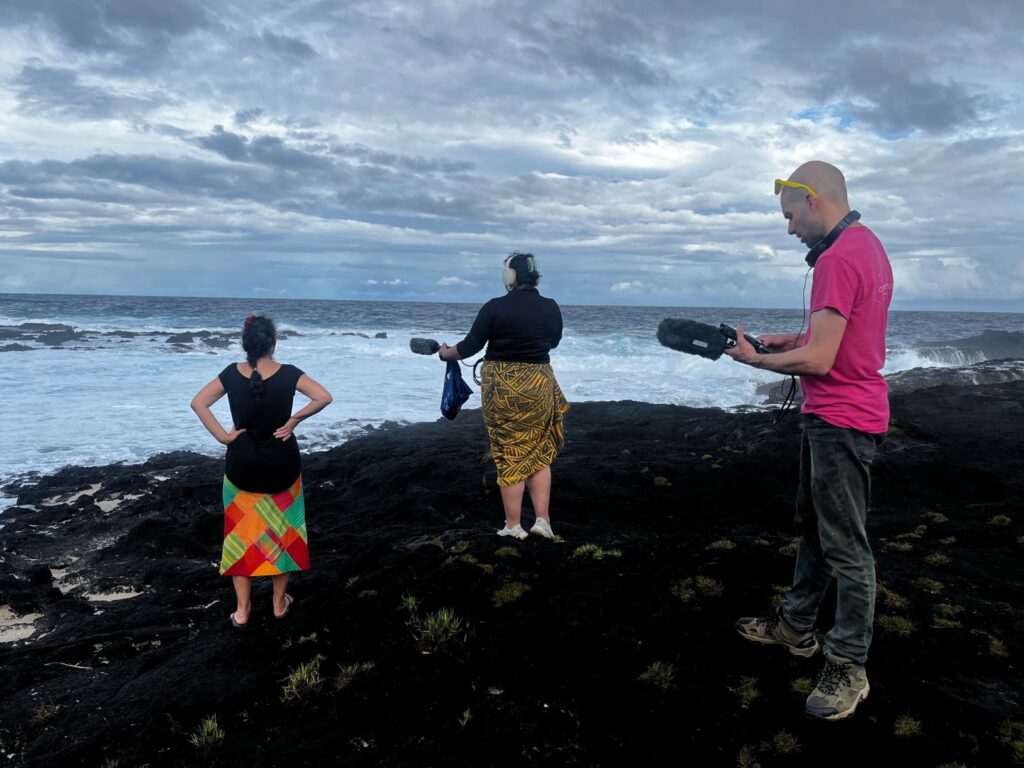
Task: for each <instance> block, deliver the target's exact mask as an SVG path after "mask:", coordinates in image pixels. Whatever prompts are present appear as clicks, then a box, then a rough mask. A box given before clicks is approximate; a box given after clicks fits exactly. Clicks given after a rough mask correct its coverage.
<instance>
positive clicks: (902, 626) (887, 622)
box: [876, 616, 914, 637]
mask: <svg viewBox="0 0 1024 768" xmlns="http://www.w3.org/2000/svg"><path fill="white" fill-rule="evenodd" d="M876 623H877V624H878V626H880V627H881V628H882V629H884V630H885V631H886V632H892V633H893V634H894V635H899V636H900V637H910V635H911V633H912V632H913V631H914V623H913V622H912V621H911V620H910V619H905V618H903V617H902V616H879V617H878V618H877V619H876Z"/></svg>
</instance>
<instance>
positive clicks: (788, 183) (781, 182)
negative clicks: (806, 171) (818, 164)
mask: <svg viewBox="0 0 1024 768" xmlns="http://www.w3.org/2000/svg"><path fill="white" fill-rule="evenodd" d="M783 187H793V188H794V189H806V190H807V191H808V192H810V193H811V197H817V196H818V193H817V192H815V191H814V190H813V189H811V188H810V187H808V186H807V185H806V184H801V183H800V182H799V181H786V180H785V179H776V180H775V194H776V195H777V194H779V193H780V192H781V191H782V188H783Z"/></svg>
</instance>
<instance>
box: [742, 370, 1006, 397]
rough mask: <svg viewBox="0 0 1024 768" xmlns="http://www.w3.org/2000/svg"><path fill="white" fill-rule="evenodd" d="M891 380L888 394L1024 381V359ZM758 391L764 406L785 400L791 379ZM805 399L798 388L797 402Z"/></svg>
mask: <svg viewBox="0 0 1024 768" xmlns="http://www.w3.org/2000/svg"><path fill="white" fill-rule="evenodd" d="M885 380H886V381H887V382H888V383H889V393H890V394H893V393H896V392H913V391H914V390H917V389H925V388H927V387H939V386H943V385H946V384H948V385H952V386H971V385H978V384H1005V383H1007V382H1010V381H1022V380H1024V359H1021V360H986V361H984V362H981V363H974V364H973V365H964V366H958V367H955V368H945V367H931V368H911V369H910V370H906V371H897V372H896V373H890V374H889V375H888V376H886V377H885ZM756 391H757V394H758V395H761V396H762V397H763V398H764V399H763V400H762V403H763V404H765V405H777V404H779V403H782V402H783V400H784V399H785V397H786V394H787V392H788V391H789V380H788V379H782V378H780V379H779V380H778V381H773V382H770V383H768V384H761V385H759V386H758V387H757V390H756ZM802 399H803V395H802V393H801V392H800V388H799V387H797V397H796V401H797V402H799V401H800V400H802Z"/></svg>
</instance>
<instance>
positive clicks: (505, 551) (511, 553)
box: [494, 547, 519, 557]
mask: <svg viewBox="0 0 1024 768" xmlns="http://www.w3.org/2000/svg"><path fill="white" fill-rule="evenodd" d="M494 554H495V556H496V557H519V551H518V550H517V549H516V548H515V547H498V548H497V549H496V550H494Z"/></svg>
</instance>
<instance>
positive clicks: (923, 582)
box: [913, 578, 944, 595]
mask: <svg viewBox="0 0 1024 768" xmlns="http://www.w3.org/2000/svg"><path fill="white" fill-rule="evenodd" d="M913 584H914V586H915V587H917V588H918V589H921V590H924V591H925V592H931V593H932V594H933V595H937V594H939V592H941V591H942V590H943V588H944V586H943V584H942V582H941V581H936V580H935V579H929V578H920V579H914V581H913Z"/></svg>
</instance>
